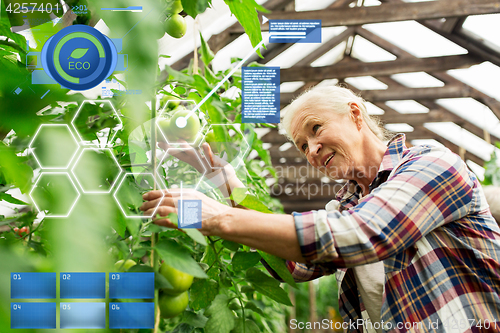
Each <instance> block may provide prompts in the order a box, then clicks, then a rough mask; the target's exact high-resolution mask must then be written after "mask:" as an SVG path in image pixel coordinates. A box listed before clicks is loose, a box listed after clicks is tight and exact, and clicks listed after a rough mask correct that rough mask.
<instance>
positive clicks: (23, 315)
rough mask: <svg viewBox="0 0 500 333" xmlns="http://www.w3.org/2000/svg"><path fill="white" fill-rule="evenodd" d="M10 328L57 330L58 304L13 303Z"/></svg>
mask: <svg viewBox="0 0 500 333" xmlns="http://www.w3.org/2000/svg"><path fill="white" fill-rule="evenodd" d="M10 328H12V329H19V328H25V329H28V328H32V329H34V328H38V329H55V328H56V303H19V302H18V303H11V304H10Z"/></svg>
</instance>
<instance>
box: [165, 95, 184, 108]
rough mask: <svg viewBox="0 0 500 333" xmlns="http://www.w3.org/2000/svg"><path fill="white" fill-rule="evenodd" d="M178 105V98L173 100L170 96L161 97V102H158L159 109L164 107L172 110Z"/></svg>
mask: <svg viewBox="0 0 500 333" xmlns="http://www.w3.org/2000/svg"><path fill="white" fill-rule="evenodd" d="M180 103H181V101H180V100H179V99H178V98H175V97H173V96H170V95H165V96H163V97H162V98H161V101H160V105H161V107H164V106H166V107H167V108H168V109H170V110H173V109H175V108H176V107H178V106H179V104H180Z"/></svg>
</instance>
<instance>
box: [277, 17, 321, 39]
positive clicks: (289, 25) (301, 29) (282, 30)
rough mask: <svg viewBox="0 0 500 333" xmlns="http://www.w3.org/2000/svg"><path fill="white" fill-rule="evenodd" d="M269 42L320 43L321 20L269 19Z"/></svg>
mask: <svg viewBox="0 0 500 333" xmlns="http://www.w3.org/2000/svg"><path fill="white" fill-rule="evenodd" d="M269 43H321V20H269Z"/></svg>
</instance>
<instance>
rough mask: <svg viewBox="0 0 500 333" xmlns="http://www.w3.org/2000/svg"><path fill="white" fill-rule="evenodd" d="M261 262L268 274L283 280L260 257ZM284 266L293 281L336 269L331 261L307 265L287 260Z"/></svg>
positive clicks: (320, 275) (318, 276)
mask: <svg viewBox="0 0 500 333" xmlns="http://www.w3.org/2000/svg"><path fill="white" fill-rule="evenodd" d="M261 262H262V264H263V265H264V267H265V268H266V269H267V271H268V272H269V274H271V275H272V276H273V277H274V278H275V279H277V280H279V281H281V282H284V281H283V279H282V278H281V277H280V276H279V275H278V273H276V272H275V271H274V270H273V269H272V268H271V266H269V264H268V263H267V262H266V261H265V260H264V259H262V260H261ZM286 267H287V268H288V270H289V271H290V273H291V274H292V277H293V279H294V280H295V282H307V281H311V280H314V279H317V278H320V277H322V276H325V275H330V274H333V273H335V271H336V268H335V267H334V265H333V264H331V263H322V264H316V265H308V264H303V263H299V262H295V261H290V260H287V261H286Z"/></svg>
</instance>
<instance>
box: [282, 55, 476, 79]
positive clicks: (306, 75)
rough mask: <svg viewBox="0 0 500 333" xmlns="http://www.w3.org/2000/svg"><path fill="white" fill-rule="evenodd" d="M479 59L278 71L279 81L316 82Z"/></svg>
mask: <svg viewBox="0 0 500 333" xmlns="http://www.w3.org/2000/svg"><path fill="white" fill-rule="evenodd" d="M480 62H481V60H479V59H477V58H476V57H473V56H470V55H458V56H443V57H431V58H413V59H411V58H404V59H396V60H394V61H380V62H371V63H354V62H353V63H350V62H348V63H342V64H339V63H337V64H334V65H332V66H324V67H307V66H294V67H292V68H285V69H282V70H281V74H280V76H281V82H290V81H319V80H325V79H333V78H346V77H357V76H376V75H392V74H398V73H409V72H432V71H442V70H448V69H457V68H468V67H470V66H472V65H476V64H478V63H480Z"/></svg>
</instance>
